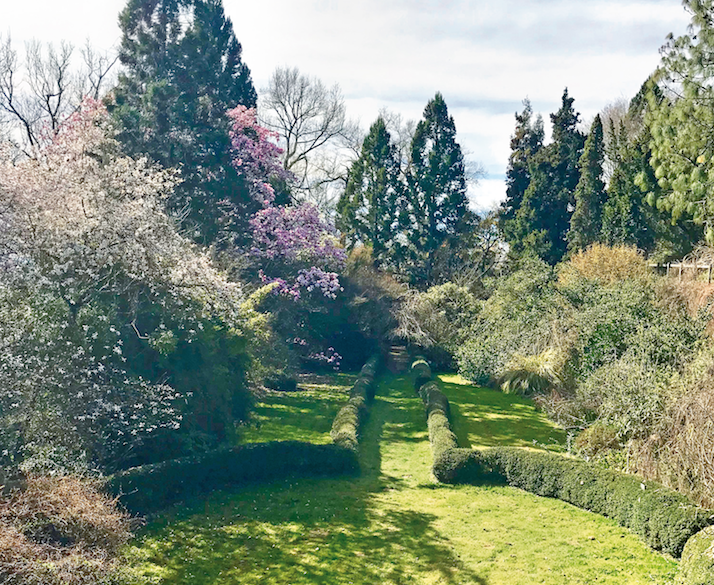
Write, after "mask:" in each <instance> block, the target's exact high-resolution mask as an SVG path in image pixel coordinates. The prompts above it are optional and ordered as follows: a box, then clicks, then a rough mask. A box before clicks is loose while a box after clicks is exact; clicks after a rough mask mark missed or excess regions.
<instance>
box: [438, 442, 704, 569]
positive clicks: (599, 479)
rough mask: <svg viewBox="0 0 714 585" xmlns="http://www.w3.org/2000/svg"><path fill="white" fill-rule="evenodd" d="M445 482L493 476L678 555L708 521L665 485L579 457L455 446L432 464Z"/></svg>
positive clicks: (470, 481) (506, 448)
mask: <svg viewBox="0 0 714 585" xmlns="http://www.w3.org/2000/svg"><path fill="white" fill-rule="evenodd" d="M434 467H435V470H434V473H435V475H436V477H437V478H438V479H439V481H443V482H445V483H477V482H479V481H481V482H482V481H489V480H491V479H492V478H493V477H494V476H495V477H497V478H501V479H502V480H505V481H506V483H508V485H511V486H514V487H518V488H521V489H524V490H526V491H529V492H532V493H534V494H537V495H540V496H546V497H551V498H558V499H560V500H564V501H566V502H569V503H571V504H573V505H575V506H578V507H579V508H584V509H586V510H590V511H592V512H595V513H597V514H602V515H603V516H607V517H609V518H612V519H614V520H615V521H617V522H618V523H619V524H620V525H621V526H625V527H627V528H629V529H630V530H632V532H634V533H635V534H637V535H638V536H640V537H641V538H642V539H643V540H644V541H645V542H646V543H647V544H648V545H649V546H651V547H652V548H654V549H655V550H661V551H662V552H665V553H668V554H671V555H673V556H677V557H678V556H679V555H681V554H682V549H683V548H684V545H685V543H686V542H687V539H689V537H690V536H692V535H693V534H695V533H696V532H698V531H699V530H701V529H702V528H703V527H705V526H708V525H709V524H711V523H712V520H713V519H714V517H713V516H712V511H711V510H705V509H703V508H700V507H698V506H695V505H694V504H692V503H691V502H690V501H689V500H688V499H687V498H686V497H685V496H683V495H681V494H679V493H677V492H675V491H673V490H670V489H668V488H665V487H664V486H662V485H660V484H657V483H654V482H649V481H643V480H641V479H639V478H637V477H635V476H632V475H625V474H621V473H617V472H614V471H610V470H607V469H603V468H601V467H597V466H594V465H591V464H589V463H587V462H585V461H582V460H579V459H570V458H567V457H564V456H562V455H557V454H553V453H547V452H539V451H531V450H525V449H519V448H509V447H498V448H494V449H487V450H485V451H472V450H467V449H459V450H456V451H455V452H451V453H448V454H446V455H444V456H442V457H441V458H440V459H439V460H438V461H437V462H435V466H434Z"/></svg>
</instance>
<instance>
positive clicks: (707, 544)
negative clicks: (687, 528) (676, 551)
mask: <svg viewBox="0 0 714 585" xmlns="http://www.w3.org/2000/svg"><path fill="white" fill-rule="evenodd" d="M711 583H714V526H709V527H707V528H705V529H704V530H701V531H699V532H697V533H696V534H695V535H694V536H692V537H691V538H690V539H689V540H688V541H687V544H686V545H685V546H684V550H683V551H682V560H681V561H680V562H679V573H678V574H677V579H676V581H675V584H676V585H711Z"/></svg>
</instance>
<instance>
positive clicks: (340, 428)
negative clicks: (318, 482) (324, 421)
mask: <svg viewBox="0 0 714 585" xmlns="http://www.w3.org/2000/svg"><path fill="white" fill-rule="evenodd" d="M380 361H381V360H380V357H379V356H378V355H374V356H372V357H371V358H370V359H369V360H368V361H367V363H366V364H365V365H364V366H362V370H361V371H360V374H359V376H358V377H357V380H356V381H355V383H354V385H353V386H352V389H351V390H350V398H349V400H348V401H347V404H345V405H344V406H343V407H342V408H341V409H340V410H339V412H338V413H337V416H335V420H334V421H333V422H332V430H331V431H330V436H331V437H332V441H333V442H334V443H335V444H336V445H339V446H340V447H344V448H346V449H350V450H351V451H354V452H355V453H356V452H357V451H358V450H359V430H360V427H361V426H362V424H363V423H364V420H365V418H366V417H367V414H368V412H369V404H370V403H371V402H372V400H374V392H375V381H374V380H375V377H376V376H377V373H378V371H379V364H380Z"/></svg>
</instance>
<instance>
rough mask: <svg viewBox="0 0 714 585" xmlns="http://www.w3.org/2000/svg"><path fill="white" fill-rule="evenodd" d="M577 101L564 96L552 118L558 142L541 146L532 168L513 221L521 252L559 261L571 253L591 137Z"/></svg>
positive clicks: (515, 240) (515, 250) (513, 234)
mask: <svg viewBox="0 0 714 585" xmlns="http://www.w3.org/2000/svg"><path fill="white" fill-rule="evenodd" d="M573 101H574V100H573V98H571V97H569V95H568V90H567V89H566V90H565V91H564V92H563V98H562V104H561V107H560V109H559V110H558V111H557V112H556V113H555V114H551V116H550V119H551V122H552V124H553V142H551V143H550V144H548V145H547V146H545V147H543V148H541V149H540V150H539V151H538V153H537V154H536V155H535V156H534V157H533V158H532V160H531V162H530V164H529V166H528V169H529V173H530V183H529V184H528V188H527V189H526V192H525V193H524V195H523V202H522V204H521V207H520V208H519V209H518V210H517V211H516V213H515V217H514V219H513V221H512V224H511V225H512V231H511V235H510V241H509V244H510V245H511V250H512V252H513V253H515V254H516V255H518V254H533V255H536V256H539V257H540V258H541V259H543V260H545V261H546V262H548V263H550V264H556V263H558V262H559V261H560V260H561V259H562V258H563V256H564V254H565V252H566V249H567V240H566V235H567V233H568V229H569V228H570V216H571V214H572V212H573V210H574V209H575V197H574V194H575V187H576V186H577V184H578V181H579V179H580V171H579V168H578V162H579V160H580V156H581V154H582V151H583V146H584V143H585V136H584V135H583V134H582V132H580V131H579V130H578V129H577V124H578V119H579V114H578V113H577V112H575V110H574V109H573Z"/></svg>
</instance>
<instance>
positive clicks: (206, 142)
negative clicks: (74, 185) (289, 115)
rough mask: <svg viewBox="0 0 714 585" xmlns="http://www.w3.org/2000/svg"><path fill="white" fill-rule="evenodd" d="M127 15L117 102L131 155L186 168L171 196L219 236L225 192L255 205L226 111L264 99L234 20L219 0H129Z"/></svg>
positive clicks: (204, 232)
mask: <svg viewBox="0 0 714 585" xmlns="http://www.w3.org/2000/svg"><path fill="white" fill-rule="evenodd" d="M119 22H120V27H121V29H122V41H121V50H120V60H121V62H122V64H123V65H124V71H123V73H122V74H121V75H120V78H119V83H118V86H117V88H116V91H115V102H114V103H113V104H112V105H111V110H112V113H113V115H114V117H115V119H116V120H117V121H118V122H119V127H120V134H119V139H120V141H121V142H122V143H123V146H124V148H125V150H126V151H127V152H128V153H129V154H132V155H140V154H143V155H148V156H149V157H150V158H151V159H152V160H154V161H156V162H158V163H160V164H161V165H163V166H165V167H178V168H180V169H181V172H182V176H183V179H184V182H183V184H182V185H181V187H180V188H179V189H178V190H177V191H176V194H175V197H174V199H173V200H172V201H170V202H169V203H170V205H171V207H173V209H174V210H181V211H183V212H187V213H188V218H189V222H190V224H191V225H192V226H195V227H197V228H198V230H199V233H200V237H201V238H202V239H203V240H204V241H207V242H210V241H214V240H215V239H216V238H217V237H219V232H220V224H221V217H220V211H219V210H220V201H221V200H227V201H230V202H232V203H233V204H239V205H240V206H245V207H246V208H249V207H250V206H251V202H250V198H249V197H248V192H247V189H246V187H245V185H244V184H243V182H242V181H241V179H240V177H239V176H238V174H237V173H236V171H235V170H234V169H233V167H232V166H231V165H230V139H229V136H228V130H229V126H230V121H229V119H228V117H227V116H226V112H227V111H228V110H229V109H231V108H235V107H236V106H238V105H245V106H247V107H254V106H255V105H256V93H255V89H254V88H253V84H252V81H251V77H250V71H249V70H248V68H247V67H246V65H245V64H244V63H243V62H242V61H241V45H240V43H239V42H238V41H237V39H236V38H235V35H234V33H233V25H232V23H231V21H230V19H227V18H226V17H225V15H224V12H223V6H222V3H221V0H129V2H128V4H127V5H126V7H125V8H124V10H123V11H122V12H121V14H120V17H119ZM246 213H247V211H246Z"/></svg>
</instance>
